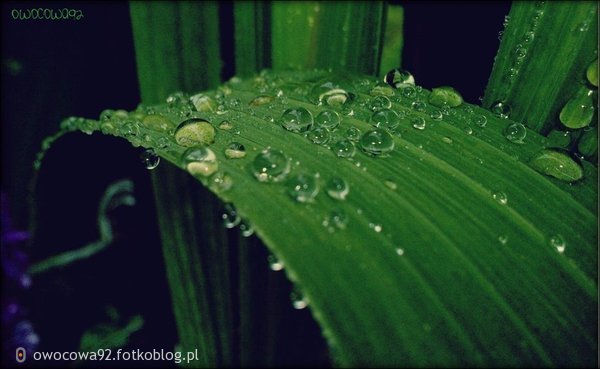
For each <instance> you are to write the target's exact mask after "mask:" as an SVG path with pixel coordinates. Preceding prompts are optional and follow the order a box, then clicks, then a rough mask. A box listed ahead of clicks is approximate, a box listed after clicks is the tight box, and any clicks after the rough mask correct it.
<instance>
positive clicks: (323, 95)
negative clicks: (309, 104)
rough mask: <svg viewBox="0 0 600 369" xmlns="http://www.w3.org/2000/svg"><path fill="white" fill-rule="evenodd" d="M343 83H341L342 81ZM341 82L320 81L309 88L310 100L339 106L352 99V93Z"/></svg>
mask: <svg viewBox="0 0 600 369" xmlns="http://www.w3.org/2000/svg"><path fill="white" fill-rule="evenodd" d="M342 84H343V83H342ZM342 84H340V83H338V82H332V81H321V82H319V83H317V84H316V85H315V86H314V87H313V88H312V90H311V92H310V96H311V100H312V101H313V102H314V103H315V104H318V105H329V106H333V107H340V106H343V105H345V104H346V103H350V102H351V101H352V100H353V97H354V96H353V94H351V93H349V92H348V91H347V88H345V87H343V86H342Z"/></svg>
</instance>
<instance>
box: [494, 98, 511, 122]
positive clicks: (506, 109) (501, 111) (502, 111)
mask: <svg viewBox="0 0 600 369" xmlns="http://www.w3.org/2000/svg"><path fill="white" fill-rule="evenodd" d="M490 111H491V112H492V113H494V114H495V115H496V116H498V117H500V118H504V119H507V118H508V117H509V116H510V112H511V108H510V106H509V105H508V104H507V103H505V102H502V101H496V102H495V103H493V104H492V106H491V107H490Z"/></svg>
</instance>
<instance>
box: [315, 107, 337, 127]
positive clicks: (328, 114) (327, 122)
mask: <svg viewBox="0 0 600 369" xmlns="http://www.w3.org/2000/svg"><path fill="white" fill-rule="evenodd" d="M339 124H340V115H339V114H338V113H336V112H334V111H333V110H323V111H322V112H320V113H319V114H318V115H317V117H316V118H315V125H317V126H318V127H324V128H327V129H329V130H331V129H334V128H336V127H337V126H338V125H339Z"/></svg>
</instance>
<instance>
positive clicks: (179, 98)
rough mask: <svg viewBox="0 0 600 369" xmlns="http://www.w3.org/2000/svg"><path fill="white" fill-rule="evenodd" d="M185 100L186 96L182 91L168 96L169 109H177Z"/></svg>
mask: <svg viewBox="0 0 600 369" xmlns="http://www.w3.org/2000/svg"><path fill="white" fill-rule="evenodd" d="M185 99H186V95H185V94H184V93H183V92H181V91H177V92H173V93H172V94H170V95H169V96H167V100H166V102H167V104H168V105H169V107H175V106H177V105H179V104H181V103H182V102H183V101H184V100H185Z"/></svg>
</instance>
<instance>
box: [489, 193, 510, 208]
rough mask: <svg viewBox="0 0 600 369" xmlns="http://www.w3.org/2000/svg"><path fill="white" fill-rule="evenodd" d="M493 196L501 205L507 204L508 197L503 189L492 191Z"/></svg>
mask: <svg viewBox="0 0 600 369" xmlns="http://www.w3.org/2000/svg"><path fill="white" fill-rule="evenodd" d="M492 197H493V198H494V200H496V201H497V202H498V203H499V204H500V205H506V204H507V203H508V197H507V196H506V194H505V193H504V192H502V191H494V192H493V193H492Z"/></svg>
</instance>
